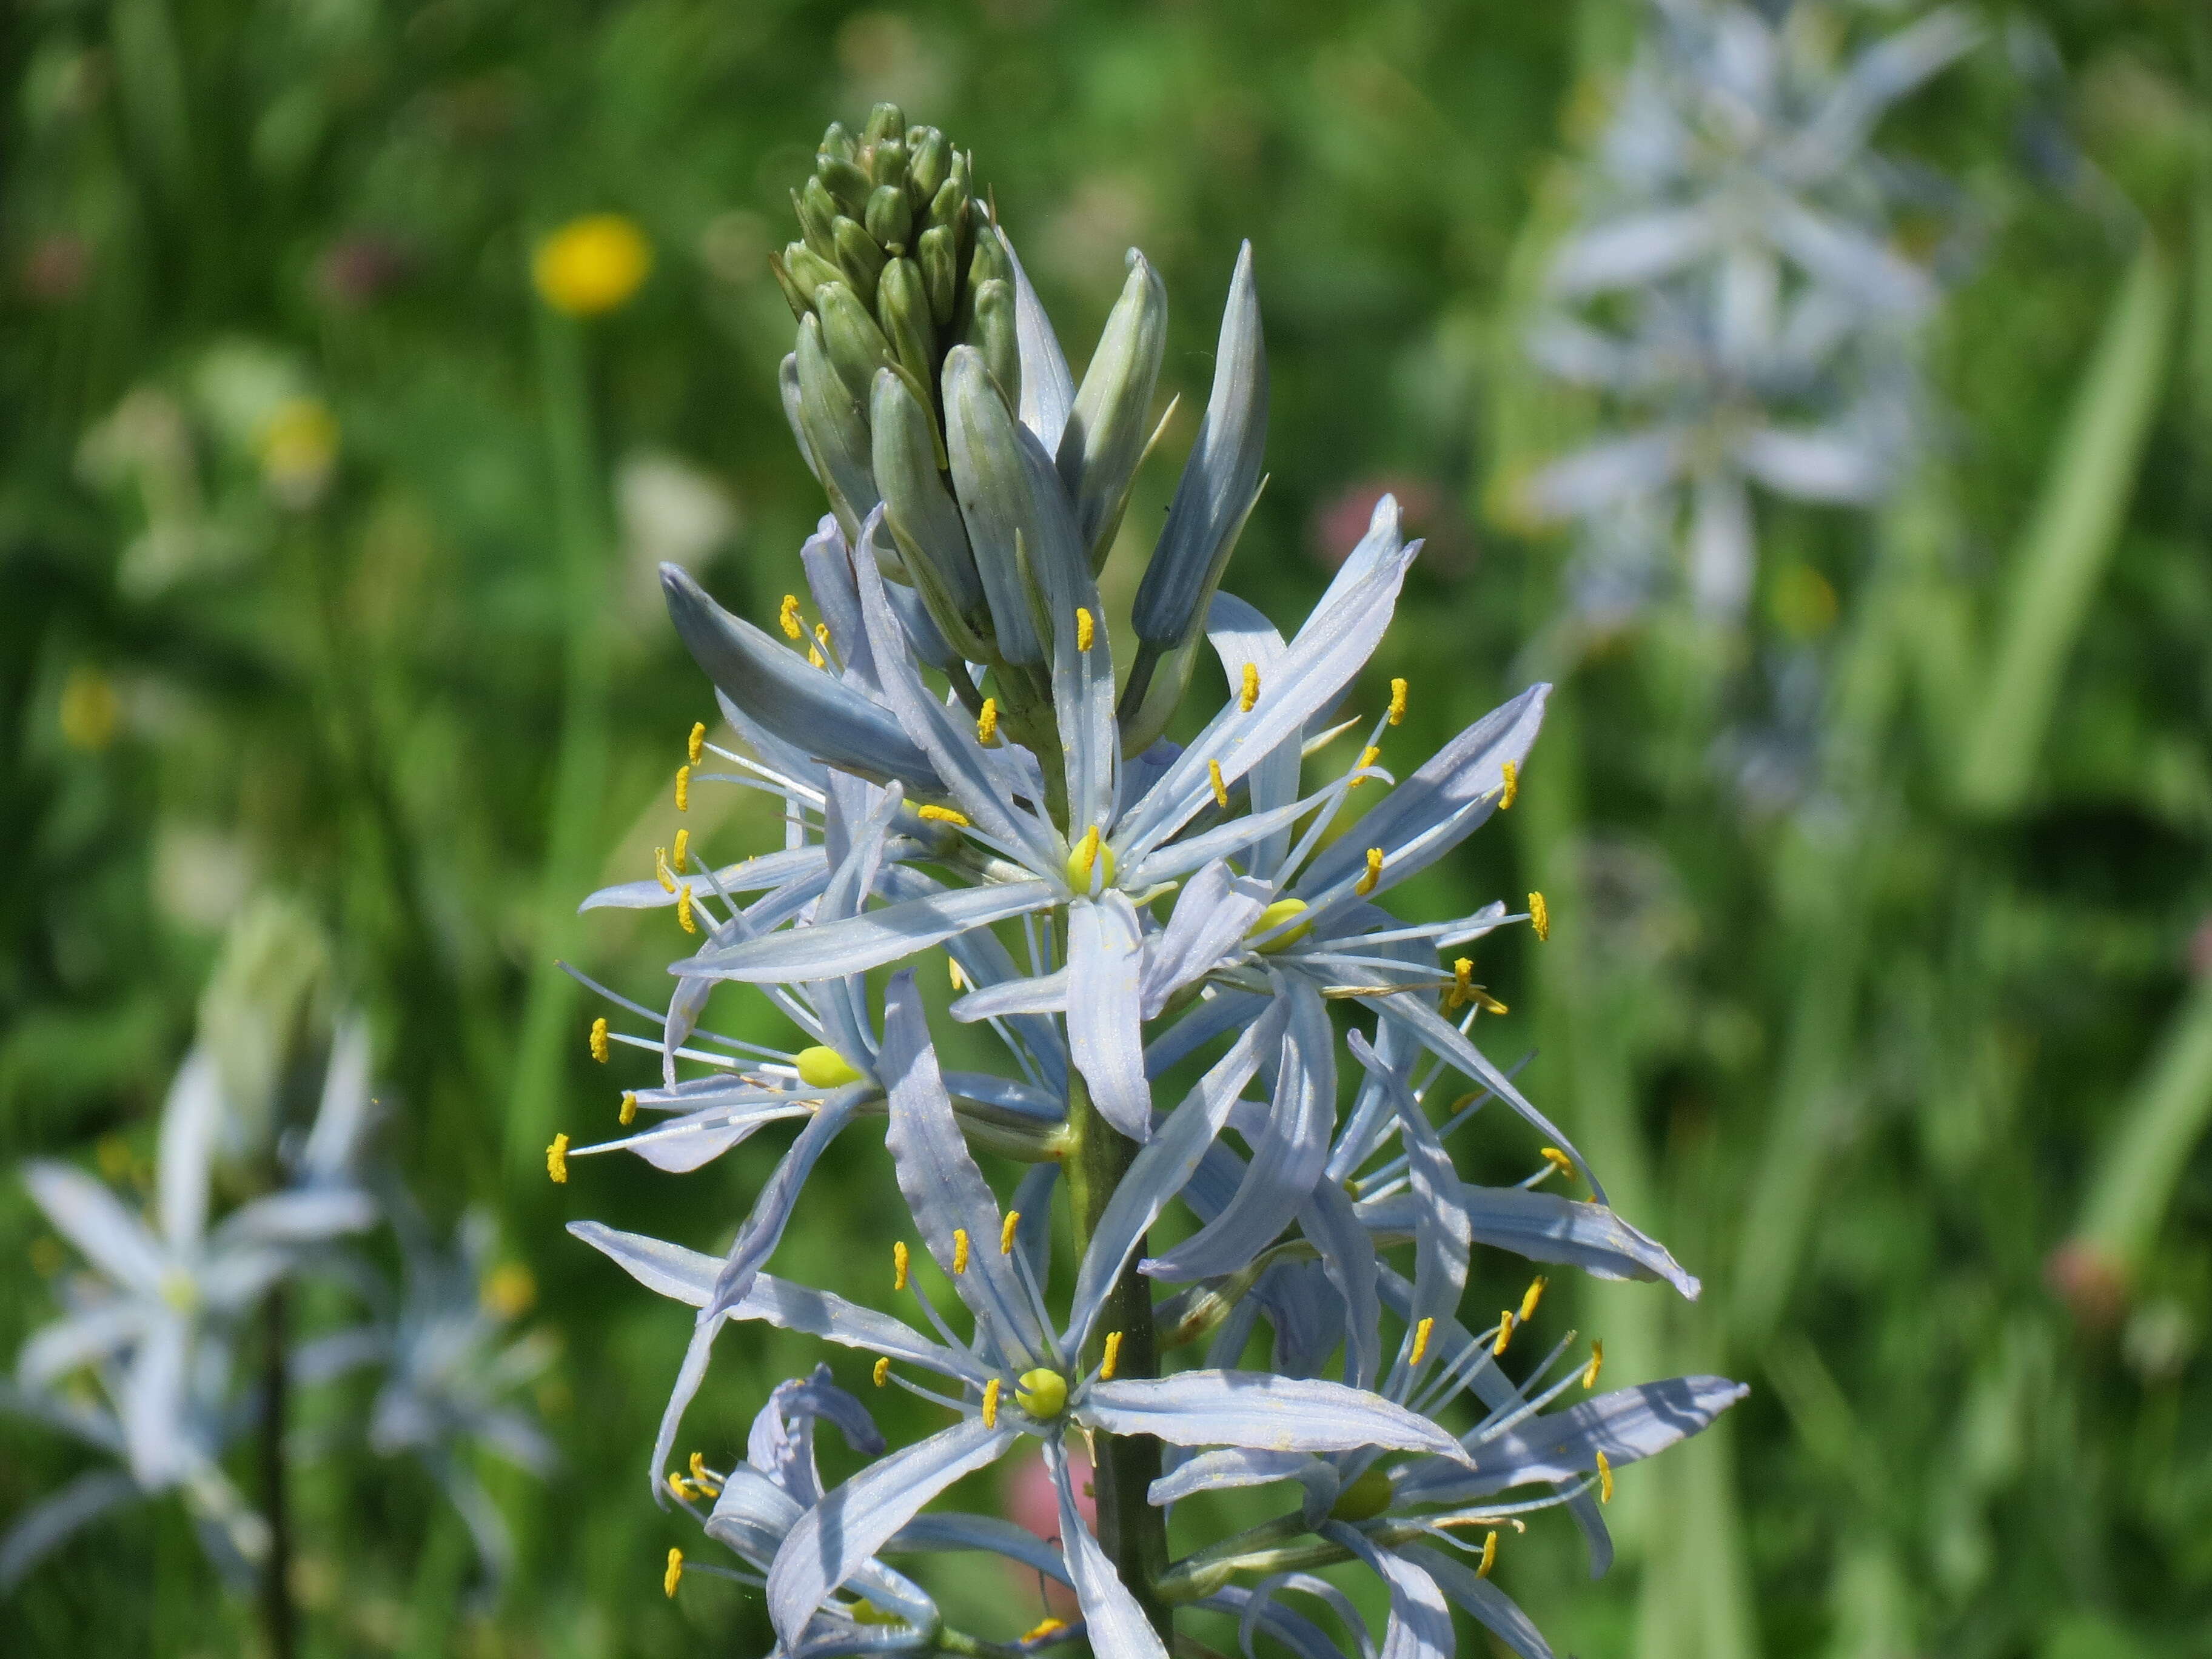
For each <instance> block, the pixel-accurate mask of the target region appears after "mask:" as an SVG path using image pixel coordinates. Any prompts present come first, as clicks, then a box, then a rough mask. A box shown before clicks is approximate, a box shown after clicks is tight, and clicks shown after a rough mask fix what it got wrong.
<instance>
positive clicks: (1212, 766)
mask: <svg viewBox="0 0 2212 1659" xmlns="http://www.w3.org/2000/svg"><path fill="white" fill-rule="evenodd" d="M1206 781H1207V782H1208V783H1210V784H1212V786H1213V804H1214V805H1216V806H1218V807H1219V808H1221V809H1222V811H1228V810H1229V786H1228V785H1227V784H1225V783H1224V782H1222V781H1221V763H1220V762H1219V761H1218V760H1210V761H1208V762H1206Z"/></svg>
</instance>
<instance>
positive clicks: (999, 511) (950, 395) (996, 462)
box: [945, 346, 1073, 665]
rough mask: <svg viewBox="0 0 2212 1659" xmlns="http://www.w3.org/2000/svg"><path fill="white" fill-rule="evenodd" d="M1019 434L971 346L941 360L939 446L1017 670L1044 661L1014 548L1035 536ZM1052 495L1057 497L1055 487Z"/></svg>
mask: <svg viewBox="0 0 2212 1659" xmlns="http://www.w3.org/2000/svg"><path fill="white" fill-rule="evenodd" d="M1025 435H1026V434H1025V433H1024V429H1023V428H1021V427H1020V426H1019V424H1018V422H1016V421H1015V419H1014V416H1013V411H1012V409H1011V408H1010V407H1009V406H1008V404H1007V403H1006V398H1004V397H1003V396H1001V395H1000V391H999V388H998V386H996V385H994V383H993V380H992V376H991V372H990V369H989V368H988V367H987V365H986V364H985V363H984V361H983V356H982V354H981V352H979V351H977V350H976V349H975V348H974V347H972V346H955V347H954V348H953V349H952V350H951V354H950V355H949V356H947V357H946V358H945V450H946V452H947V453H948V454H949V455H950V457H951V462H952V488H953V492H954V494H955V495H956V496H957V498H958V500H959V502H960V516H961V519H962V520H963V521H964V522H965V523H966V525H967V526H968V544H969V547H970V549H972V550H973V551H974V554H975V572H976V574H977V575H978V576H980V577H981V579H982V583H983V592H984V594H985V596H986V597H987V599H989V601H990V606H991V631H992V635H993V636H994V639H995V640H996V641H997V643H998V647H999V657H1000V660H1002V661H1005V662H1009V663H1013V664H1018V665H1031V664H1037V663H1042V662H1043V661H1044V659H1045V653H1044V647H1043V646H1042V644H1041V643H1040V640H1041V638H1042V635H1040V633H1039V631H1038V629H1037V626H1036V608H1037V607H1036V603H1035V602H1034V601H1033V599H1032V598H1031V595H1030V585H1029V583H1028V581H1027V580H1025V578H1024V574H1023V571H1022V562H1023V561H1022V555H1021V550H1020V547H1019V544H1020V543H1021V542H1022V541H1023V540H1024V539H1026V538H1028V537H1030V536H1034V534H1035V533H1036V514H1035V513H1034V512H1033V510H1032V501H1031V489H1030V479H1029V478H1028V477H1027V476H1026V469H1025V468H1024V464H1023V458H1022V447H1021V440H1022V438H1023V437H1024V436H1025ZM1030 442H1031V443H1033V444H1034V443H1035V442H1036V439H1035V438H1030ZM1053 493H1054V495H1058V494H1059V490H1058V489H1057V488H1055V489H1054V492H1053ZM1062 510H1063V512H1065V507H1063V509H1062ZM1070 535H1071V537H1072V536H1073V527H1072V526H1071V529H1070Z"/></svg>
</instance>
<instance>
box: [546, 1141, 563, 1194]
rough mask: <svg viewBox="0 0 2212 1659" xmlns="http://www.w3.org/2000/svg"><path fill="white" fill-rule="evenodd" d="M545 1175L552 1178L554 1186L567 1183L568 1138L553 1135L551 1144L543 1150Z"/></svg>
mask: <svg viewBox="0 0 2212 1659" xmlns="http://www.w3.org/2000/svg"><path fill="white" fill-rule="evenodd" d="M545 1173H546V1174H547V1175H550V1176H552V1177H553V1182H554V1184H555V1185H556V1186H566V1185H568V1136H567V1135H565V1134H559V1135H555V1136H554V1137H553V1144H552V1145H551V1146H548V1147H547V1148H546V1149H545Z"/></svg>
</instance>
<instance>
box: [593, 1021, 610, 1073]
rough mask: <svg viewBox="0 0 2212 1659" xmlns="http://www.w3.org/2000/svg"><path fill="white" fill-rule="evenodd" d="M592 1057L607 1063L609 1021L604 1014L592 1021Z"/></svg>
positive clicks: (601, 1062)
mask: <svg viewBox="0 0 2212 1659" xmlns="http://www.w3.org/2000/svg"><path fill="white" fill-rule="evenodd" d="M592 1059H593V1060H598V1061H599V1064H600V1065H602V1066H604V1065H605V1064H606V1063H607V1022H606V1019H605V1017H604V1016H602V1017H601V1018H598V1019H595V1020H593V1021H592Z"/></svg>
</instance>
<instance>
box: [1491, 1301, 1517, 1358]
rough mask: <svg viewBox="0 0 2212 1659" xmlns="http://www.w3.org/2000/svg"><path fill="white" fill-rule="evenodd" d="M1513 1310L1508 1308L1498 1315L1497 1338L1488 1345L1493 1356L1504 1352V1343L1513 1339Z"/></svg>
mask: <svg viewBox="0 0 2212 1659" xmlns="http://www.w3.org/2000/svg"><path fill="white" fill-rule="evenodd" d="M1513 1324H1514V1321H1513V1310H1512V1309H1510V1308H1508V1309H1507V1310H1505V1311H1504V1313H1502V1314H1500V1315H1498V1340H1496V1341H1495V1342H1492V1344H1491V1345H1490V1352H1491V1354H1492V1357H1493V1358H1495V1357H1496V1356H1497V1355H1498V1354H1502V1353H1504V1352H1505V1345H1506V1344H1507V1343H1509V1342H1510V1341H1511V1340H1513Z"/></svg>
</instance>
